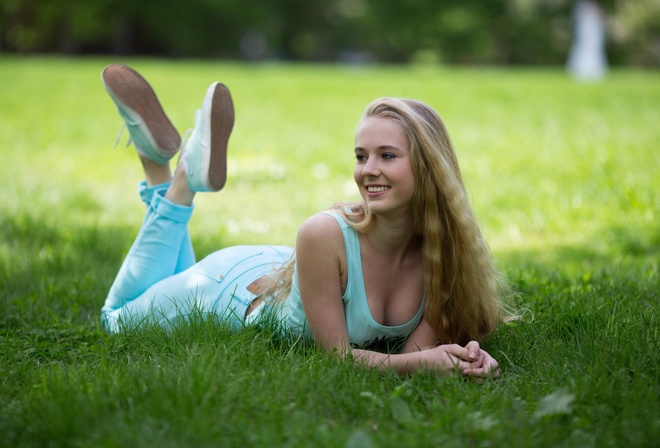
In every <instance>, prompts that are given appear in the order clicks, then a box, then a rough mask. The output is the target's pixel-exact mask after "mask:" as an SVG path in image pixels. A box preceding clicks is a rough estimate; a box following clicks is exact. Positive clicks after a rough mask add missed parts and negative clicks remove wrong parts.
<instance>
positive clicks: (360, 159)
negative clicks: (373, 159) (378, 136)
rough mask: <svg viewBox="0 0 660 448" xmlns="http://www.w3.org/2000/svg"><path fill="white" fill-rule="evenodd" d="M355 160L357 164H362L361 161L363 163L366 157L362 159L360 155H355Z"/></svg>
mask: <svg viewBox="0 0 660 448" xmlns="http://www.w3.org/2000/svg"><path fill="white" fill-rule="evenodd" d="M355 159H356V160H357V161H358V162H362V161H364V160H365V159H366V157H364V156H363V155H362V154H356V155H355Z"/></svg>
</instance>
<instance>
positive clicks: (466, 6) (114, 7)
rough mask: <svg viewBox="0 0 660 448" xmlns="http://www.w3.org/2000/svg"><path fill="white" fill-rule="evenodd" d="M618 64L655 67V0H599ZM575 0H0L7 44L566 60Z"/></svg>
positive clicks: (352, 57)
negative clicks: (167, 0) (166, 0)
mask: <svg viewBox="0 0 660 448" xmlns="http://www.w3.org/2000/svg"><path fill="white" fill-rule="evenodd" d="M597 3H598V4H599V5H600V7H601V9H602V11H603V13H604V18H605V22H606V27H607V36H608V40H607V55H608V60H609V62H610V63H611V64H613V65H634V66H644V67H658V66H660V0H598V1H597ZM574 6H575V0H487V1H484V0H442V1H440V0H405V1H403V0H185V1H184V0H178V1H177V0H173V1H171V2H164V1H161V0H3V1H2V6H1V7H0V8H1V9H0V52H1V53H5V54H6V53H15V54H26V53H28V54H31V53H39V54H43V53H59V54H71V55H80V54H118V55H136V56H137V55H141V56H142V55H148V56H160V57H172V58H184V57H186V58H226V59H236V60H295V61H346V62H371V61H379V62H393V63H399V62H426V63H445V64H470V65H476V64H484V65H485V64H489V65H505V64H506V65H509V64H517V65H523V64H524V65H559V64H564V63H565V61H566V56H567V53H568V51H569V47H570V41H571V36H572V32H573V20H572V12H573V9H574Z"/></svg>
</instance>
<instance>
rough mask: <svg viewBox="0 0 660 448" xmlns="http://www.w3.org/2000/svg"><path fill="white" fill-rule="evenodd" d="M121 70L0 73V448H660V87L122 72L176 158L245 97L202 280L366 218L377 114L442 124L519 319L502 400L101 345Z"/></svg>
mask: <svg viewBox="0 0 660 448" xmlns="http://www.w3.org/2000/svg"><path fill="white" fill-rule="evenodd" d="M111 62H117V61H115V60H111V59H66V58H8V57H1V58H0V80H2V82H1V83H0V154H1V155H2V158H1V160H2V164H0V176H1V178H2V183H1V184H0V235H1V238H0V446H12V447H14V446H53V447H56V446H154V447H155V446H158V447H169V446H172V447H175V446H176V447H179V446H332V447H360V448H362V447H370V446H374V447H376V446H379V447H381V446H382V447H387V446H397V447H399V446H433V447H436V446H456V447H459V446H460V447H462V446H505V445H506V446H579V447H583V446H586V447H589V446H599V447H600V446H612V447H619V446H655V445H656V444H657V441H658V439H659V438H660V355H659V354H658V353H659V351H660V323H659V317H658V315H659V312H660V300H659V299H660V273H659V271H658V261H659V260H660V224H658V220H659V219H660V216H659V215H660V193H659V192H660V176H659V175H658V173H659V172H660V156H658V151H659V150H660V73H657V72H637V71H624V70H615V71H613V72H612V73H611V74H610V76H608V78H607V79H606V80H604V81H602V82H599V83H593V84H585V83H578V82H575V81H573V80H571V79H570V78H568V77H567V76H566V75H565V73H564V72H563V71H561V70H560V69H553V70H551V69H535V70H532V69H509V70H505V69H476V68H475V69H458V68H442V67H437V68H436V67H426V66H411V67H340V66H310V65H284V64H282V65H278V64H273V65H250V64H237V63H234V64H232V63H220V62H203V61H170V60H149V59H139V60H121V61H120V62H124V63H128V64H129V65H132V66H133V67H135V68H136V69H138V70H139V71H140V72H141V73H143V74H144V75H145V77H146V78H147V79H149V80H150V81H151V83H152V85H153V86H154V88H155V89H156V91H157V92H158V93H159V96H160V98H161V101H162V103H163V105H164V107H165V109H166V110H167V111H168V113H169V115H170V117H171V119H172V121H173V122H174V124H175V125H176V126H177V127H178V128H179V130H180V131H181V132H182V133H183V132H184V131H185V130H186V129H187V128H188V127H192V126H193V116H194V110H195V108H197V107H199V105H200V104H201V100H202V98H203V96H204V92H205V90H206V87H207V86H208V84H210V83H211V82H213V81H215V80H221V81H223V82H225V83H226V84H227V85H228V86H229V87H230V88H231V90H232V93H233V97H234V101H235V105H236V113H237V121H236V126H235V130H234V134H233V136H232V139H231V142H230V143H231V145H230V162H229V180H228V183H227V187H226V188H225V190H223V191H222V192H221V193H219V194H207V195H201V196H200V197H198V200H197V205H196V207H197V208H196V214H195V216H194V217H193V220H192V222H191V226H190V227H191V233H192V236H193V241H194V243H195V246H196V250H197V252H198V257H199V258H201V257H202V256H204V255H205V254H208V253H210V252H212V251H214V250H216V249H218V248H220V247H223V246H227V245H233V244H238V243H248V244H250V243H263V242H267V243H276V244H289V245H291V244H293V242H294V240H295V235H296V229H297V227H298V225H299V224H300V223H301V222H302V221H303V220H304V219H305V218H306V217H308V216H310V215H311V214H313V213H315V212H317V211H319V210H322V209H324V208H325V207H328V206H329V205H331V204H332V203H333V202H336V201H341V200H353V199H355V198H357V191H356V189H355V187H354V186H353V184H352V164H353V155H352V152H353V151H352V143H353V134H354V131H355V126H356V122H357V120H358V118H359V116H360V114H361V112H362V110H363V109H364V107H365V106H366V105H367V104H368V103H369V102H370V101H371V100H372V99H374V98H376V97H379V96H405V97H415V98H419V99H422V100H424V101H426V102H427V103H429V104H430V105H432V106H433V107H434V108H436V110H438V112H439V113H440V114H441V116H442V117H443V119H444V120H445V122H446V124H447V126H448V128H449V131H450V134H451V136H452V139H453V141H454V144H455V146H456V148H457V152H458V157H459V161H460V163H461V166H462V169H463V175H464V178H465V181H466V185H467V188H468V190H469V195H470V198H471V200H472V203H473V206H474V208H475V210H476V213H477V216H478V218H479V220H480V223H481V224H482V227H483V231H484V234H485V236H486V239H487V240H488V241H489V243H490V245H491V247H492V249H493V252H494V254H495V257H496V260H497V262H498V265H499V266H500V269H501V270H502V271H503V272H504V273H505V274H506V275H507V277H508V278H509V281H510V283H511V284H512V286H513V287H514V289H515V291H516V296H515V299H514V305H515V306H516V307H517V309H519V310H520V311H521V314H522V315H523V319H522V320H521V321H519V322H516V323H514V324H510V325H505V326H502V327H500V329H499V330H498V331H497V332H496V333H495V334H494V335H493V336H492V337H491V338H490V339H488V340H487V341H486V342H485V347H486V349H487V350H488V351H489V352H490V353H491V354H493V356H495V357H496V358H497V359H498V360H499V361H500V364H501V370H502V376H501V378H500V379H499V380H497V381H494V382H488V383H485V384H475V383H471V382H467V381H463V380H459V379H456V378H437V377H432V376H425V375H417V374H416V375H412V376H408V377H403V378H401V377H396V376H394V375H383V374H379V373H376V372H372V371H368V370H363V369H361V368H359V367H356V366H354V365H352V364H351V363H350V362H348V361H338V360H336V359H334V358H332V357H331V356H328V355H326V354H324V353H322V352H320V351H318V350H316V349H315V348H314V347H310V346H308V345H305V344H299V343H296V342H295V341H291V340H287V339H283V338H280V337H277V336H276V335H275V334H274V333H273V332H271V331H268V330H266V331H264V332H257V331H255V330H246V331H243V332H241V333H239V334H233V335H231V334H229V333H228V331H227V330H226V329H225V328H223V327H222V326H221V325H214V324H210V323H208V322H204V321H201V320H200V321H198V322H193V323H191V324H190V325H189V326H188V327H185V328H179V329H176V330H174V331H172V332H170V333H165V332H163V331H161V330H159V329H157V328H145V329H143V330H141V331H140V332H138V333H133V334H125V335H115V336H111V335H108V334H106V333H105V332H104V331H103V330H102V329H101V328H100V323H99V312H100V307H101V305H102V303H103V301H104V299H105V294H106V292H107V290H108V288H109V286H110V284H111V282H112V280H113V278H114V275H115V273H116V271H117V269H118V267H119V265H120V263H121V260H122V258H123V255H124V253H125V252H126V250H127V249H128V246H129V245H130V243H131V241H132V238H133V237H134V235H135V234H136V232H137V230H138V228H139V225H140V223H141V220H142V215H143V206H142V205H141V203H140V202H139V200H138V198H137V195H136V185H137V182H138V181H139V180H140V170H141V169H140V167H139V164H138V162H137V159H136V156H135V153H134V150H133V149H132V148H128V149H124V142H125V139H126V137H127V135H126V134H124V136H123V139H122V141H121V142H120V144H119V145H117V146H118V147H117V149H113V146H114V144H115V138H116V135H117V133H118V131H119V129H120V127H121V120H120V119H119V117H118V115H117V114H116V112H115V109H114V106H113V105H112V103H111V101H110V99H109V98H108V97H107V95H106V94H105V92H104V90H103V88H102V86H101V83H100V79H99V75H100V71H101V69H102V68H103V67H104V66H105V65H106V64H108V63H111Z"/></svg>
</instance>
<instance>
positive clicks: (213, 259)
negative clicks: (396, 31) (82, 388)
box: [102, 65, 504, 380]
mask: <svg viewBox="0 0 660 448" xmlns="http://www.w3.org/2000/svg"><path fill="white" fill-rule="evenodd" d="M102 81H103V84H104V86H105V88H106V90H107V91H108V93H109V94H110V96H111V98H112V99H113V101H114V102H115V105H116V106H117V109H118V111H119V113H120V115H121V116H122V118H123V119H124V122H125V124H126V126H127V127H128V130H129V133H130V135H131V139H132V141H133V143H134V146H135V147H136V149H137V151H138V154H139V157H140V160H141V162H142V165H143V167H144V172H145V181H144V182H143V183H141V184H140V187H139V192H140V195H141V198H142V200H143V201H144V202H145V203H146V204H147V217H146V218H145V220H144V222H143V225H142V228H141V229H140V232H139V234H138V236H137V238H136V240H135V242H134V243H133V245H132V247H131V249H130V251H129V253H128V254H127V256H126V259H125V260H124V263H123V264H122V267H121V269H120V271H119V273H118V275H117V278H116V279H115V282H114V284H113V285H112V287H111V289H110V292H109V295H108V298H107V299H106V302H105V304H104V306H103V309H102V322H103V324H104V325H105V327H106V328H107V329H108V330H109V331H113V332H116V331H121V330H123V329H128V328H130V327H131V326H133V325H137V324H138V323H140V322H142V321H144V320H156V321H157V322H159V323H160V324H161V325H175V324H176V322H177V321H178V320H181V319H184V320H185V319H186V317H187V315H188V314H189V313H190V312H191V311H192V309H193V308H194V309H197V310H201V311H202V312H204V313H209V314H210V315H213V316H214V317H216V318H217V319H220V320H222V321H224V322H225V323H227V324H229V325H230V326H231V328H233V329H234V330H239V329H240V328H242V327H243V326H245V325H251V324H253V323H254V322H258V321H260V320H261V319H263V318H264V317H265V316H270V317H273V316H275V317H276V318H277V319H279V321H280V322H281V323H282V325H283V327H284V328H286V329H287V330H290V331H293V332H299V333H300V334H302V335H304V336H306V337H311V338H313V340H314V341H315V342H316V343H317V344H318V345H319V346H321V347H323V348H324V349H326V350H330V351H337V352H338V353H339V354H340V355H342V356H352V357H353V358H354V359H355V360H356V362H359V363H361V364H364V365H366V366H369V367H373V368H377V369H380V370H383V371H387V370H394V371H396V372H398V373H401V374H405V373H410V372H413V371H429V372H434V373H437V374H440V375H444V374H452V373H457V372H459V373H460V374H462V375H465V376H468V377H472V378H475V379H477V380H480V379H484V378H497V377H498V376H499V370H498V363H497V361H496V360H495V359H493V358H492V357H491V356H490V355H489V354H488V353H487V352H486V351H485V350H483V349H481V348H480V346H479V341H481V340H483V338H484V337H485V336H487V335H488V334H489V333H491V332H492V331H493V330H494V329H495V328H496V326H497V325H498V323H499V322H501V320H502V318H503V313H504V306H503V303H502V301H501V300H500V297H499V295H498V285H499V283H500V281H499V276H498V273H497V271H496V270H495V269H494V267H493V262H492V257H491V254H490V252H489V250H488V247H487V245H486V244H485V242H484V241H483V240H482V238H481V234H480V231H479V227H478V224H477V222H476V220H475V217H474V215H473V213H472V209H471V207H470V204H469V202H468V200H467V196H466V193H465V188H464V186H463V181H462V179H461V174H460V170H459V166H458V162H457V160H456V156H455V154H454V151H453V148H452V145H451V142H450V140H449V136H448V133H447V130H446V129H445V127H444V124H443V123H442V120H441V119H440V117H439V116H438V115H437V114H436V113H435V111H433V110H432V109H431V108H430V107H429V106H427V105H426V104H424V103H421V102H419V101H414V100H408V99H394V98H382V99H378V100H376V101H374V102H373V103H372V104H370V105H369V107H368V108H367V109H366V111H365V112H364V114H363V116H362V118H361V120H360V122H359V126H358V130H357V133H356V137H355V148H354V152H355V158H356V163H355V169H354V173H353V176H354V179H355V182H356V184H357V187H358V188H359V190H360V193H361V195H362V199H363V201H362V202H360V203H345V204H339V205H336V206H334V207H332V209H330V210H328V211H325V212H322V213H319V214H317V215H314V216H312V217H311V218H309V219H308V220H306V221H305V222H304V223H303V224H302V226H301V227H300V230H299V232H298V237H297V240H296V247H295V255H294V250H293V249H292V248H289V247H283V246H263V245H261V246H237V247H229V248H224V249H221V250H219V251H217V252H214V253H212V254H210V255H209V256H207V257H206V258H204V259H203V260H201V261H199V262H197V261H196V259H195V255H194V252H193V249H192V244H191V242H190V237H189V234H188V229H187V223H188V220H189V219H190V216H191V214H192V211H193V209H194V206H193V199H194V197H195V194H196V193H198V192H215V191H219V190H221V189H222V187H223V186H224V184H225V180H226V154H227V143H228V139H229V135H230V133H231V130H232V127H233V123H234V109H233V103H232V99H231V95H230V93H229V91H228V90H227V88H226V87H225V86H224V85H222V84H220V83H214V84H212V85H211V86H210V87H209V89H208V90H207V93H206V96H205V98H204V101H203V104H202V108H201V110H199V111H198V112H197V115H196V123H195V128H194V129H193V131H192V136H191V138H190V139H189V140H188V141H187V142H186V143H185V144H184V145H183V146H184V147H183V149H182V151H183V152H182V155H181V157H180V160H181V161H180V163H179V164H178V165H177V166H176V169H175V171H174V174H173V175H172V174H171V171H170V166H169V161H170V159H171V158H172V157H173V156H174V155H175V154H176V153H177V151H178V149H179V147H180V146H181V139H180V137H179V134H178V132H177V131H176V129H175V128H174V126H173V125H172V123H171V122H170V120H169V119H168V118H167V116H166V114H165V112H164V111H163V110H162V108H161V106H160V104H159V102H158V99H157V97H156V95H155V93H154V91H153V90H152V89H151V87H150V86H149V84H148V83H147V82H146V81H145V80H144V78H142V77H141V76H140V75H139V74H138V73H137V72H135V71H134V70H132V69H130V68H128V67H126V66H123V65H111V66H108V67H106V68H105V69H104V70H103V73H102ZM390 342H392V343H395V344H396V343H399V347H400V348H401V349H400V350H399V351H398V352H396V353H390V352H389V351H386V352H382V351H378V350H376V349H375V348H376V347H382V346H383V344H387V343H390Z"/></svg>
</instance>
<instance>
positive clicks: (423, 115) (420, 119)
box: [270, 98, 506, 344]
mask: <svg viewBox="0 0 660 448" xmlns="http://www.w3.org/2000/svg"><path fill="white" fill-rule="evenodd" d="M367 117H380V118H388V119H391V120H394V121H395V122H397V123H398V124H399V125H400V126H401V128H402V129H403V131H404V133H405V135H406V137H407V139H408V142H409V145H410V160H411V165H412V171H413V176H414V177H415V183H416V187H415V192H414V194H413V200H412V203H411V212H412V215H413V224H414V232H415V233H416V234H418V235H420V236H421V238H422V241H423V243H422V244H423V259H424V272H425V274H424V278H425V280H424V281H425V290H426V297H427V300H426V305H425V310H424V317H425V319H426V321H427V322H428V323H429V325H430V326H431V327H432V328H433V329H434V330H435V332H436V335H437V336H438V342H440V343H459V344H465V343H467V342H468V341H470V340H482V339H483V338H484V337H485V336H487V335H488V334H489V333H491V332H492V331H493V330H494V329H495V328H496V327H497V325H498V324H499V322H501V321H502V319H503V317H504V313H505V309H506V307H505V305H504V303H503V301H502V299H501V296H500V293H501V292H503V291H505V290H506V284H505V281H504V279H503V277H502V276H501V275H500V274H499V273H498V272H497V270H496V269H495V266H494V263H493V257H492V255H491V252H490V249H489V248H488V245H487V244H486V242H485V241H484V240H483V238H482V236H481V231H480V229H479V225H478V223H477V221H476V219H475V216H474V212H473V210H472V207H471V206H470V203H469V201H468V198H467V194H466V191H465V186H464V184H463V179H462V176H461V171H460V168H459V166H458V160H457V158H456V154H455V152H454V149H453V146H452V144H451V141H450V139H449V134H448V133H447V129H446V128H445V125H444V123H443V122H442V119H441V118H440V116H439V115H438V114H437V113H436V112H435V111H434V110H433V109H432V108H431V107H429V106H428V105H426V104H424V103H422V102H420V101H416V100H411V99H396V98H380V99H377V100H375V101H374V102H372V103H371V104H370V105H369V106H368V107H367V109H366V110H365V112H364V113H363V115H362V120H364V119H365V118H367ZM333 209H336V210H338V211H339V212H340V213H342V214H343V215H344V217H345V218H346V221H347V222H348V223H349V224H350V225H351V226H352V227H353V228H354V229H355V230H356V231H358V232H367V231H368V230H369V228H370V227H371V226H372V225H373V223H374V222H375V220H376V219H377V218H376V216H374V215H373V214H372V213H371V212H370V210H369V209H368V208H367V207H366V205H365V204H364V203H355V204H353V203H351V204H337V205H336V206H333ZM292 273H293V263H290V264H289V265H288V266H286V267H285V268H284V269H283V271H282V272H281V273H280V274H279V279H278V281H277V285H276V286H275V289H276V290H277V291H275V290H273V291H270V292H271V293H273V294H274V295H278V296H279V297H283V296H286V295H287V294H288V291H289V290H290V285H291V275H292Z"/></svg>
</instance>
